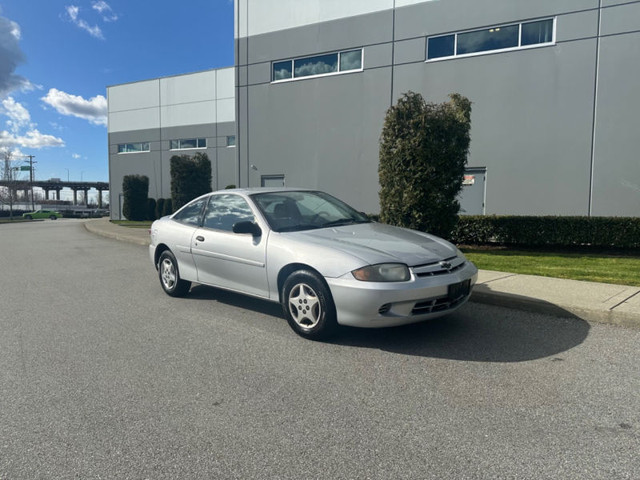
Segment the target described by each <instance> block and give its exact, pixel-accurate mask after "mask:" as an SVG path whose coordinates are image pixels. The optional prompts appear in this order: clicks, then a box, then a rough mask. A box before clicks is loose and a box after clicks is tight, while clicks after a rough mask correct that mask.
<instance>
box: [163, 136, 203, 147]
mask: <svg viewBox="0 0 640 480" xmlns="http://www.w3.org/2000/svg"><path fill="white" fill-rule="evenodd" d="M169 148H170V149H171V150H186V149H190V148H207V139H206V138H181V139H179V140H171V141H170V142H169Z"/></svg>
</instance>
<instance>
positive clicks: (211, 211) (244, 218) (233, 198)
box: [203, 194, 255, 232]
mask: <svg viewBox="0 0 640 480" xmlns="http://www.w3.org/2000/svg"><path fill="white" fill-rule="evenodd" d="M238 222H255V217H254V215H253V211H252V210H251V208H250V207H249V205H248V204H247V202H246V200H245V199H244V198H242V197H240V196H238V195H232V194H220V195H212V196H211V197H210V198H209V204H208V205H207V210H206V212H205V214H204V224H203V227H205V228H211V229H214V230H222V231H225V232H231V231H233V226H234V225H235V224H236V223H238Z"/></svg>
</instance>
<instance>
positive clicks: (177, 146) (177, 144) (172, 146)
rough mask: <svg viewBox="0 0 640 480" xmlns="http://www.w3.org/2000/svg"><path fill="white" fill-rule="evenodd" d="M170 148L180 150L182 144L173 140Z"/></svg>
mask: <svg viewBox="0 0 640 480" xmlns="http://www.w3.org/2000/svg"><path fill="white" fill-rule="evenodd" d="M169 148H170V149H171V150H175V149H176V148H180V142H179V141H178V140H171V142H170V146H169Z"/></svg>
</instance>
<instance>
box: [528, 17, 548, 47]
mask: <svg viewBox="0 0 640 480" xmlns="http://www.w3.org/2000/svg"><path fill="white" fill-rule="evenodd" d="M551 42H553V20H551V19H550V20H542V21H540V22H531V23H523V24H522V41H521V45H522V46H524V45H535V44H537V43H551Z"/></svg>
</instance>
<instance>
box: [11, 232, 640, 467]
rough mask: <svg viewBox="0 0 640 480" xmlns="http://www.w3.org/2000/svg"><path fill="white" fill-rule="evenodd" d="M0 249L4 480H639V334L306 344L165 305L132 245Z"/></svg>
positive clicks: (196, 305)
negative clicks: (512, 479) (547, 479)
mask: <svg viewBox="0 0 640 480" xmlns="http://www.w3.org/2000/svg"><path fill="white" fill-rule="evenodd" d="M0 249H1V250H2V252H4V254H3V255H2V256H0V270H1V271H2V272H3V275H2V276H1V277H0V291H2V292H3V293H2V308H1V310H0V332H2V335H0V391H2V392H3V394H2V395H1V396H0V430H1V431H2V432H3V435H2V438H1V439H0V479H2V480H6V479H22V478H25V479H27V478H29V479H31V478H238V479H247V478H291V479H294V478H295V479H300V478H323V479H326V478H336V479H341V478H345V479H347V478H349V479H360V478H362V479H365V478H367V479H389V478H416V479H424V478H440V479H442V478H455V479H461V478H469V479H471V478H474V479H475V478H487V479H489V478H525V479H529V478H531V479H534V478H535V479H540V478H580V479H617V478H619V479H633V478H637V472H638V471H640V460H638V455H637V453H636V452H637V451H640V430H639V427H640V395H639V394H638V392H640V375H639V374H638V368H637V353H638V345H640V331H638V330H637V329H628V328H622V327H617V326H611V325H600V324H593V323H589V322H587V321H585V320H584V319H581V318H580V317H578V316H575V315H573V316H566V317H557V316H546V315H541V314H537V313H530V312H525V311H520V310H512V309H508V308H502V307H498V306H492V305H484V304H477V303H469V304H467V305H466V306H465V307H464V308H463V309H461V310H460V311H459V312H457V313H456V314H454V315H452V316H450V317H446V318H444V319H441V320H438V321H434V322H429V323H424V324H419V325H413V326H408V327H402V328H396V329H387V330H357V329H344V330H343V331H342V332H341V335H340V336H339V337H338V338H336V339H335V340H334V341H332V342H330V343H316V342H310V341H306V340H303V339H301V338H299V337H297V336H296V335H295V334H293V332H292V331H291V330H290V328H289V326H288V325H287V323H286V321H285V320H284V319H283V318H282V317H281V316H280V309H279V307H278V306H277V305H274V304H271V303H267V302H263V301H259V300H254V299H249V298H247V297H243V296H240V295H233V294H229V293H225V292H222V291H220V290H216V289H212V288H208V287H201V286H198V287H195V288H193V290H192V292H191V294H190V295H189V296H188V297H186V298H184V299H174V298H170V297H168V296H166V295H165V294H164V293H163V292H162V290H161V289H160V286H159V284H158V279H157V277H156V275H155V272H154V270H153V267H152V266H151V264H150V262H149V260H148V257H147V251H146V249H145V247H143V246H139V245H134V244H129V243H123V242H119V241H116V240H112V239H106V238H101V237H98V236H95V235H93V234H91V233H90V232H87V231H86V230H85V229H84V226H83V222H82V221H75V220H61V221H56V222H52V221H45V222H37V223H36V222H34V223H32V224H20V225H9V226H0ZM8 252H10V253H9V254H7V253H8Z"/></svg>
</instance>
